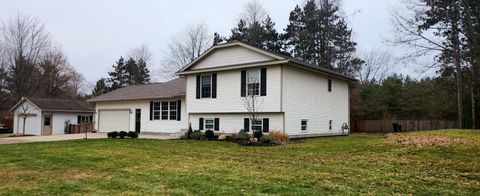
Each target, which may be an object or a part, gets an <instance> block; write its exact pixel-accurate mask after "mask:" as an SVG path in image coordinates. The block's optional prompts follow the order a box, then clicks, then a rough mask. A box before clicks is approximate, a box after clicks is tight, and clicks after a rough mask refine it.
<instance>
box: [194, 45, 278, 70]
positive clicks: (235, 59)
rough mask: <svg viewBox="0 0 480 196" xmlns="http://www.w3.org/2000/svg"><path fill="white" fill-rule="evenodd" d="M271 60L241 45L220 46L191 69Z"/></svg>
mask: <svg viewBox="0 0 480 196" xmlns="http://www.w3.org/2000/svg"><path fill="white" fill-rule="evenodd" d="M268 60H273V58H272V57H269V56H266V55H264V54H260V53H258V52H256V51H253V50H250V49H248V48H244V47H241V46H233V47H228V48H222V49H219V50H216V51H214V52H213V53H211V54H209V56H208V57H206V58H205V59H203V60H201V61H200V62H198V63H197V64H196V65H195V66H194V67H192V68H191V70H195V69H205V68H212V67H218V66H227V65H240V64H246V63H253V62H261V61H268Z"/></svg>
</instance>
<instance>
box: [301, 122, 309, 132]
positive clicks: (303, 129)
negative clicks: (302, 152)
mask: <svg viewBox="0 0 480 196" xmlns="http://www.w3.org/2000/svg"><path fill="white" fill-rule="evenodd" d="M307 128H308V120H307V119H302V122H301V130H302V131H306V130H307Z"/></svg>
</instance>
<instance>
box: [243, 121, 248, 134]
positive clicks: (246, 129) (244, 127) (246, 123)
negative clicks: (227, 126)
mask: <svg viewBox="0 0 480 196" xmlns="http://www.w3.org/2000/svg"><path fill="white" fill-rule="evenodd" d="M249 121H250V119H249V118H244V119H243V130H244V131H246V132H249V131H250V126H249V125H250V122H249Z"/></svg>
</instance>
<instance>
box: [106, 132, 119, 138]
mask: <svg viewBox="0 0 480 196" xmlns="http://www.w3.org/2000/svg"><path fill="white" fill-rule="evenodd" d="M107 136H108V138H117V137H118V132H117V131H112V132H108V133H107Z"/></svg>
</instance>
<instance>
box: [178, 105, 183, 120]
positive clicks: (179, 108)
mask: <svg viewBox="0 0 480 196" xmlns="http://www.w3.org/2000/svg"><path fill="white" fill-rule="evenodd" d="M181 116H182V100H178V101H177V121H181V120H182V119H180V118H181Z"/></svg>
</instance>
